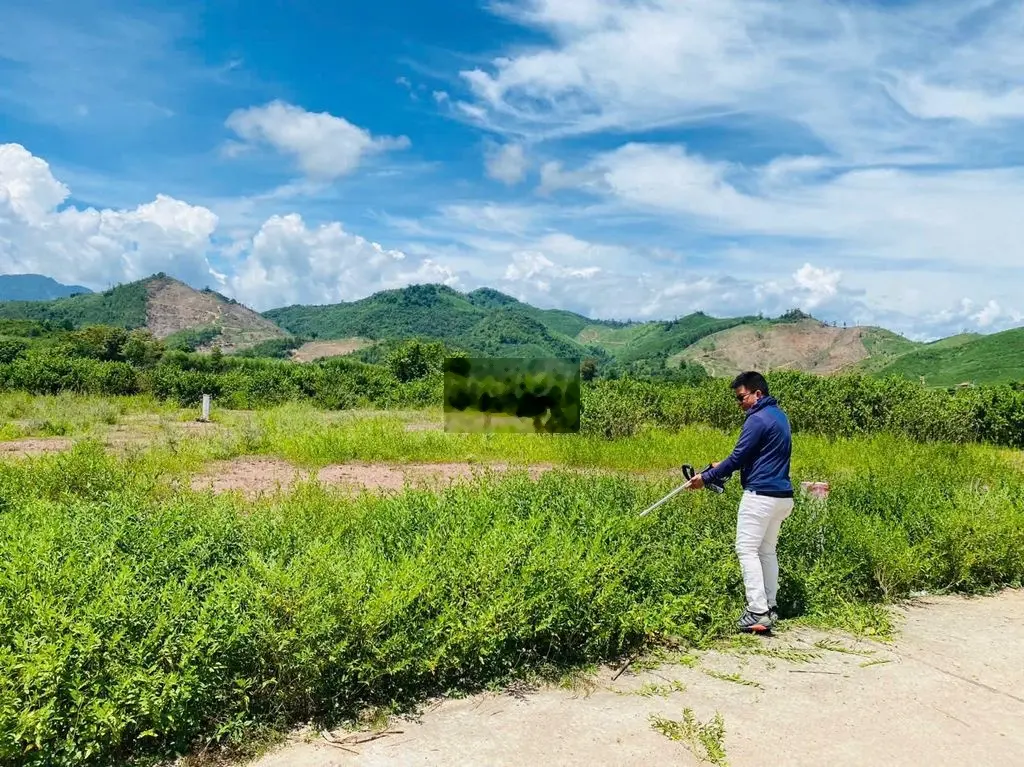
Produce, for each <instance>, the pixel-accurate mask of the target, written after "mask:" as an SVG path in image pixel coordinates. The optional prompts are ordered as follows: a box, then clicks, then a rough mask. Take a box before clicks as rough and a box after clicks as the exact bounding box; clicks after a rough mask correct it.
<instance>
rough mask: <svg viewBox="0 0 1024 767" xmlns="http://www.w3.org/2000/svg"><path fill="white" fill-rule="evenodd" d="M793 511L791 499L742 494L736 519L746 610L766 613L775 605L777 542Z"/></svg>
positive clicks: (777, 582) (777, 579)
mask: <svg viewBox="0 0 1024 767" xmlns="http://www.w3.org/2000/svg"><path fill="white" fill-rule="evenodd" d="M792 512H793V499H792V498H769V497H767V496H764V495H755V494H754V493H751V492H744V493H743V499H742V500H741V501H740V509H739V514H738V515H737V518H736V555H737V556H738V557H739V560H740V568H741V569H742V570H743V585H744V586H745V588H746V591H747V609H749V610H750V611H751V612H755V613H765V612H768V608H769V607H775V605H776V602H775V595H776V593H777V592H778V590H779V559H778V557H777V556H776V554H775V545H776V543H777V542H778V540H779V529H780V528H781V527H782V523H783V521H784V520H785V519H786V517H788V516H789V515H790V514H791V513H792Z"/></svg>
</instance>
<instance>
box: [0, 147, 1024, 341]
mask: <svg viewBox="0 0 1024 767" xmlns="http://www.w3.org/2000/svg"><path fill="white" fill-rule="evenodd" d="M616 156H618V157H621V156H622V155H616ZM633 157H634V159H637V160H643V159H644V157H645V156H644V155H643V153H641V152H636V154H635V155H633ZM656 157H658V158H660V164H661V165H662V166H663V167H664V168H666V169H667V171H668V172H669V175H670V176H673V177H676V178H677V179H678V180H679V182H680V184H681V188H682V192H680V193H678V195H677V194H676V193H675V192H673V191H672V190H673V189H674V187H673V186H672V185H671V184H666V185H663V186H659V185H658V184H654V185H651V184H644V183H642V177H629V178H632V179H633V180H632V181H631V182H629V183H626V181H625V180H624V179H626V178H627V177H628V176H627V175H620V176H619V177H618V178H619V179H620V181H621V182H622V183H620V185H619V188H621V189H635V190H640V192H642V193H643V195H649V196H650V198H651V200H655V201H657V200H661V199H662V197H660V196H659V195H660V194H661V193H662V192H666V190H667V192H668V193H669V197H668V199H669V201H673V200H674V201H675V202H673V204H675V205H680V207H677V208H676V209H675V210H678V211H680V212H682V213H685V214H686V215H687V216H690V215H695V214H691V213H690V212H689V211H692V210H693V209H696V210H697V211H698V212H700V211H703V212H704V213H708V212H709V211H710V212H711V213H713V214H714V215H716V216H724V217H725V218H726V219H727V220H731V219H732V218H733V217H735V216H736V215H738V214H737V213H736V212H735V210H734V209H733V208H732V207H731V206H733V205H737V206H739V210H740V211H741V212H742V211H744V210H755V211H758V210H760V207H759V206H767V209H768V211H769V213H767V214H765V220H768V219H770V218H771V217H772V216H774V217H779V218H780V219H781V222H780V223H777V225H779V226H782V225H783V224H785V226H786V227H789V226H794V225H796V224H799V225H801V226H804V225H806V221H807V220H808V219H807V218H806V217H804V214H803V213H801V214H800V215H799V216H798V215H797V214H796V213H795V212H794V211H791V210H789V208H788V207H787V205H789V204H790V203H792V204H793V205H797V204H799V205H807V204H810V203H809V201H810V200H811V198H812V197H813V194H818V195H825V197H826V198H827V197H828V190H827V189H825V190H823V189H817V190H816V191H814V190H811V189H807V190H801V189H799V188H798V189H797V190H796V192H794V194H795V195H796V197H795V200H796V202H792V201H790V200H789V199H788V198H786V199H785V200H782V201H780V199H778V196H779V195H782V194H783V192H781V191H773V192H762V194H764V195H765V197H764V199H755V200H754V201H753V202H751V200H750V199H748V198H750V197H751V193H747V192H740V191H738V190H737V189H735V188H733V187H731V186H730V185H729V179H731V178H733V177H734V176H735V173H736V170H735V168H733V167H731V166H727V165H726V166H721V165H714V164H711V165H710V166H705V165H702V164H701V163H700V161H699V159H695V158H693V157H690V156H688V155H686V154H685V153H681V152H678V151H676V152H673V153H670V154H668V155H657V156H656ZM673 158H674V159H675V160H677V161H679V163H680V164H679V166H678V167H677V166H675V165H673V164H672V160H673ZM655 164H658V163H655ZM602 167H604V166H602ZM639 167H646V166H645V165H644V163H643V162H640V163H639ZM798 170H799V168H798ZM811 170H812V171H813V169H811ZM605 171H607V168H605ZM590 172H591V170H588V173H590ZM623 172H624V171H623ZM801 172H802V171H801ZM798 175H799V174H798ZM755 181H756V177H755ZM745 187H746V188H749V189H754V190H757V189H760V187H758V185H757V184H756V183H747V184H745ZM652 190H654V191H652ZM657 190H661V192H658V191H657ZM715 190H717V192H716V191H715ZM640 192H638V194H639V193H640ZM643 195H641V196H643ZM716 195H717V196H716ZM68 198H69V190H68V189H67V187H66V186H65V185H63V184H62V183H61V182H60V181H58V180H57V179H56V178H54V176H53V174H52V173H51V171H50V168H49V166H48V165H47V163H46V162H45V161H43V160H42V159H41V158H38V157H34V156H33V155H32V154H31V153H29V152H28V151H27V150H26V149H24V147H21V146H20V145H10V144H9V145H0V271H5V272H25V271H32V272H41V273H44V274H49V275H52V276H54V277H56V278H58V279H61V280H62V281H66V282H74V283H79V284H84V285H87V286H89V287H92V288H94V289H99V288H104V287H106V286H107V285H108V284H110V283H117V282H124V281H128V280H134V279H139V278H142V277H146V276H148V275H150V274H152V273H154V272H157V271H166V272H168V273H170V274H172V275H175V276H177V277H179V278H180V279H184V280H185V281H187V282H189V283H190V284H193V285H197V286H199V285H204V284H209V285H211V286H216V287H217V288H218V289H221V290H223V291H224V292H226V293H228V294H230V295H234V296H235V297H236V298H238V299H239V300H240V301H242V302H244V303H246V304H248V305H250V306H252V307H253V308H255V309H258V310H265V309H269V308H272V307H275V306H282V305H287V304H291V303H331V302H337V301H350V300H354V299H358V298H361V297H363V296H366V295H369V294H370V293H372V292H374V291H377V290H384V289H388V288H395V287H401V286H403V285H408V284H413V283H423V282H434V283H444V284H447V285H450V286H452V287H455V288H457V289H462V290H470V289H473V288H475V287H479V286H483V285H487V286H490V287H495V288H497V289H499V290H503V291H505V292H507V293H509V294H511V295H513V296H516V297H517V298H520V299H521V300H524V301H529V302H531V303H534V304H535V305H539V306H544V307H550V308H556V307H557V308H567V309H571V310H574V311H578V312H580V313H583V314H586V315H589V316H591V317H600V318H612V319H629V318H632V319H665V318H670V317H673V316H677V315H684V314H688V313H690V312H692V311H697V310H701V311H705V312H708V313H710V314H714V315H718V316H730V315H741V314H755V313H757V312H759V311H760V312H764V313H765V314H768V315H776V314H779V313H781V312H783V311H786V310H788V309H791V308H795V307H799V308H803V309H805V310H809V311H813V312H814V313H815V314H816V315H817V316H821V317H823V318H835V319H837V320H839V321H840V322H843V321H848V322H850V323H851V324H852V323H855V322H859V323H878V324H882V325H885V326H887V327H891V328H893V329H895V330H898V331H901V332H904V333H907V334H908V335H911V336H913V337H920V338H930V337H935V336H936V335H938V334H942V333H950V332H960V331H961V330H963V329H965V328H966V329H973V330H982V331H995V330H1000V329H1003V328H1006V327H1010V326H1012V325H1014V324H1020V323H1022V322H1024V313H1022V308H1024V304H1022V303H1021V301H1020V299H1019V295H1020V291H1019V290H1018V289H1017V288H1019V283H1017V284H1016V287H1015V283H1014V281H1013V279H1009V278H1008V279H1006V280H1003V281H1002V282H1001V283H999V284H998V285H995V284H994V283H992V282H991V281H990V280H987V279H986V277H985V274H984V270H983V268H981V267H980V266H979V265H978V264H977V263H975V264H973V265H968V266H966V267H965V270H964V271H963V272H962V273H960V274H958V275H957V279H956V280H955V281H954V280H951V279H950V278H949V275H948V274H946V273H944V272H943V270H942V268H941V267H936V266H935V265H933V264H927V263H922V265H921V266H920V268H917V269H912V268H909V267H903V268H902V270H896V269H892V268H889V269H882V270H879V269H878V268H877V267H876V266H875V265H873V264H864V263H861V262H859V261H858V260H857V259H855V258H849V259H846V260H845V261H844V263H843V266H842V268H837V267H836V266H835V264H834V260H831V259H829V257H828V255H827V254H823V255H821V256H816V257H813V258H806V253H805V251H804V250H802V249H801V248H800V247H797V246H793V245H789V246H785V245H770V244H769V245H766V246H764V247H761V246H758V245H752V246H749V247H746V248H739V247H725V246H722V245H720V244H719V245H717V246H716V249H715V250H714V251H711V252H710V254H709V253H708V252H704V251H698V252H696V253H690V252H687V251H684V250H670V249H666V248H660V247H657V248H656V247H648V246H634V245H631V244H623V243H612V242H602V241H601V240H600V239H593V238H584V237H580V236H578V235H574V234H571V233H569V232H567V231H564V230H560V229H557V228H554V227H553V226H551V223H552V221H553V219H554V218H555V217H556V214H557V213H558V210H557V209H554V208H551V207H550V206H514V205H503V204H496V203H483V204H479V203H478V204H473V203H470V202H464V203H459V204H450V205H442V206H440V207H439V209H438V213H437V214H436V216H434V217H427V218H422V219H417V220H414V221H413V222H411V225H407V226H404V227H397V226H396V227H395V231H396V232H398V231H404V232H405V234H406V235H408V236H411V237H415V238H417V239H416V240H413V241H408V242H402V241H399V240H392V241H390V242H389V243H388V244H378V243H376V242H373V241H371V240H368V239H366V238H364V237H361V236H359V235H357V234H354V233H352V232H351V231H350V230H349V229H348V228H346V227H345V226H343V225H342V224H341V223H339V222H337V221H328V222H327V223H322V224H321V223H317V224H311V223H308V222H307V220H306V219H304V218H303V217H302V216H300V215H299V214H297V213H287V214H277V215H271V216H269V217H268V218H266V219H265V220H261V222H257V223H253V224H251V225H250V226H249V227H248V228H247V227H245V226H244V225H243V222H241V221H240V222H237V223H236V224H235V225H231V226H228V228H229V229H230V232H229V234H230V236H231V237H232V238H233V241H232V242H231V243H229V244H223V243H222V239H223V238H224V234H225V232H224V231H223V227H224V226H225V225H223V224H222V223H221V221H220V219H218V216H217V215H215V214H214V213H213V212H212V211H211V210H209V209H207V208H205V207H202V206H196V205H191V204H189V203H187V202H185V201H182V200H178V199H175V198H172V197H170V196H167V195H157V196H156V198H155V199H154V200H152V201H151V202H148V203H144V204H141V205H138V206H135V207H126V208H123V209H110V208H107V209H101V210H97V209H93V208H85V209H83V208H78V207H75V206H72V205H67V204H66V201H67V200H68ZM705 198H708V199H705ZM268 200H269V201H271V202H275V203H277V204H280V205H289V204H291V202H293V196H292V195H291V194H290V193H289V192H287V190H284V191H282V192H281V193H280V194H275V195H270V196H269V197H268ZM680 201H681V203H680ZM927 202H928V204H932V205H934V200H927ZM922 204H924V203H922ZM993 204H994V201H993V200H990V199H983V200H982V201H981V202H980V203H979V208H978V209H977V210H973V211H970V212H969V214H970V215H982V214H983V212H984V211H983V210H982V208H983V207H984V206H986V205H987V206H989V207H991V206H992V205H993ZM886 205H895V208H894V213H893V215H894V216H895V218H894V219H893V220H891V221H888V222H886V221H885V220H881V219H878V220H875V219H870V218H867V219H864V221H876V224H875V225H876V226H878V227H879V228H881V229H885V228H889V229H893V228H898V227H896V223H898V222H899V221H900V220H901V219H907V220H911V221H914V220H916V218H915V215H913V214H914V211H915V210H916V208H914V207H913V206H908V205H907V204H904V205H903V207H902V208H901V207H900V206H899V205H896V204H895V203H893V202H892V201H891V200H886V199H884V198H883V199H882V200H879V201H877V202H876V203H873V206H874V207H870V208H867V206H865V205H863V204H862V207H865V208H867V209H868V210H869V211H873V210H878V209H882V208H885V207H886ZM821 213H822V210H821V209H820V208H813V207H812V208H811V210H810V212H809V213H807V214H806V215H807V216H809V217H811V218H813V216H815V215H821ZM865 215H866V214H865V213H864V212H863V211H861V212H860V213H858V214H857V216H865ZM937 215H940V216H948V215H953V214H952V213H950V212H949V211H946V210H945V209H941V210H939V212H938V214H937ZM964 215H968V214H964ZM787 217H788V219H787ZM698 220H699V219H698ZM757 220H758V221H761V220H762V219H757ZM787 220H788V221H789V223H785V222H786V221H787ZM854 220H856V221H861V219H860V218H857V217H856V216H855V217H854ZM992 220H993V219H991V218H990V219H988V224H986V225H990V224H991V221H992ZM794 222H795V223H794ZM879 222H880V223H879ZM894 222H896V223H894ZM982 223H983V224H984V223H985V222H984V221H983V222H982ZM866 225H867V224H865V226H866ZM786 231H789V229H786ZM1007 231H1008V230H1005V229H1004V230H998V231H995V232H994V233H993V235H992V236H993V237H999V236H1007ZM944 233H945V232H944V230H942V229H941V227H940V228H939V234H937V235H935V236H936V237H939V236H942V235H943V234H944ZM218 234H219V235H220V237H217V235H218ZM918 234H920V232H918ZM895 243H896V241H893V246H894V247H895ZM930 244H931V245H934V241H930ZM1010 245H1011V246H1012V245H1013V243H1012V242H1010ZM1015 252H1016V251H1012V250H1011V251H1009V253H1010V254H1011V255H1012V254H1013V253H1015ZM709 255H711V256H713V258H711V259H709V258H708V256H709ZM1009 257H1010V256H1003V258H1004V262H1005V263H1008V259H1009ZM997 263H998V261H997ZM214 264H216V267H217V268H216V269H214V266H213V265H214ZM1018 268H1019V262H1018ZM1003 271H1004V272H1005V273H1006V274H1007V275H1009V276H1011V277H1012V274H1013V272H1012V270H1006V269H1005V268H1004V270H1003Z"/></svg>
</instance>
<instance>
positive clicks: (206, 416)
mask: <svg viewBox="0 0 1024 767" xmlns="http://www.w3.org/2000/svg"><path fill="white" fill-rule="evenodd" d="M202 420H204V421H209V420H210V395H209V394H204V395H203V418H202Z"/></svg>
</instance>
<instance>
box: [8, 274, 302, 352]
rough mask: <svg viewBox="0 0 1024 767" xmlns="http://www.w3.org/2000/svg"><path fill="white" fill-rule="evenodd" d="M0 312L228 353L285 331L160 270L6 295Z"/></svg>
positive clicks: (14, 316) (247, 310) (252, 312)
mask: <svg viewBox="0 0 1024 767" xmlns="http://www.w3.org/2000/svg"><path fill="white" fill-rule="evenodd" d="M0 318H6V319H28V320H36V321H50V322H55V323H58V324H65V325H66V326H69V327H83V326H86V325H114V326H117V327H122V328H128V329H130V330H133V329H136V328H145V329H147V330H149V331H151V332H152V333H153V335H155V336H156V337H157V338H162V339H167V340H168V341H169V342H181V343H184V344H186V345H189V346H193V347H196V348H200V349H202V348H212V347H213V346H220V347H221V349H222V350H223V351H224V352H226V353H228V352H231V351H235V350H238V349H244V348H247V347H250V346H252V345H255V344H257V343H261V342H264V341H269V340H273V339H278V338H286V337H287V336H288V334H287V333H285V332H284V331H283V330H281V329H280V328H279V327H277V326H276V325H274V323H273V322H270V321H269V320H267V319H265V318H264V317H261V316H260V315H259V314H257V313H256V312H254V311H252V310H251V309H248V308H247V307H245V306H242V305H241V304H239V303H237V302H236V301H234V300H232V299H229V298H226V297H225V296H222V295H220V294H219V293H216V292H214V291H209V290H203V291H199V290H195V289H193V288H190V287H189V286H188V285H185V284H184V283H182V282H179V281H178V280H175V279H172V278H170V277H167V276H166V275H163V274H160V275H156V276H154V277H150V278H148V279H145V280H140V281H138V282H132V283H128V284H126V285H118V286H117V287H115V288H111V289H110V290H106V291H103V292H102V293H89V294H86V295H78V296H71V297H68V298H58V299H55V300H52V301H6V302H3V303H0Z"/></svg>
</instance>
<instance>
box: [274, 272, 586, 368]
mask: <svg viewBox="0 0 1024 767" xmlns="http://www.w3.org/2000/svg"><path fill="white" fill-rule="evenodd" d="M263 316H264V317H266V318H267V319H268V320H271V321H273V322H275V323H276V324H277V325H279V326H280V327H282V328H284V329H285V330H287V331H289V332H291V333H293V334H295V335H299V336H303V337H306V338H314V339H317V340H318V341H319V340H332V339H333V340H342V339H357V338H362V339H372V340H377V341H385V340H395V339H403V338H421V339H428V340H436V341H444V342H445V343H447V344H449V345H452V346H457V347H459V348H462V349H465V350H466V351H467V352H470V353H473V354H479V355H482V356H501V357H514V356H522V357H538V356H544V357H579V358H584V357H597V358H603V357H605V356H606V355H605V352H604V351H602V350H601V349H599V348H591V347H588V346H587V345H586V344H583V343H579V342H578V341H577V340H575V339H573V338H572V337H571V336H569V335H568V334H566V333H565V332H564V330H577V328H582V327H584V326H586V325H587V324H593V321H592V320H589V319H587V318H586V317H582V316H580V315H578V314H573V313H572V312H562V311H550V310H544V309H538V308H536V307H533V306H529V305H527V304H523V303H521V302H520V301H518V300H516V299H515V298H512V297H511V296H506V295H505V294H503V293H499V292H498V291H496V290H490V289H482V290H476V291H473V292H472V293H468V294H464V293H460V292H459V291H456V290H453V289H452V288H449V287H447V286H445V285H412V286H409V287H406V288H399V289H394V290H385V291H381V292H379V293H375V294H373V295H372V296H368V297H367V298H363V299H360V300H358V301H352V302H348V303H341V304H331V305H327V306H289V307H283V308H281V309H272V310H270V311H267V312H264V314H263Z"/></svg>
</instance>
